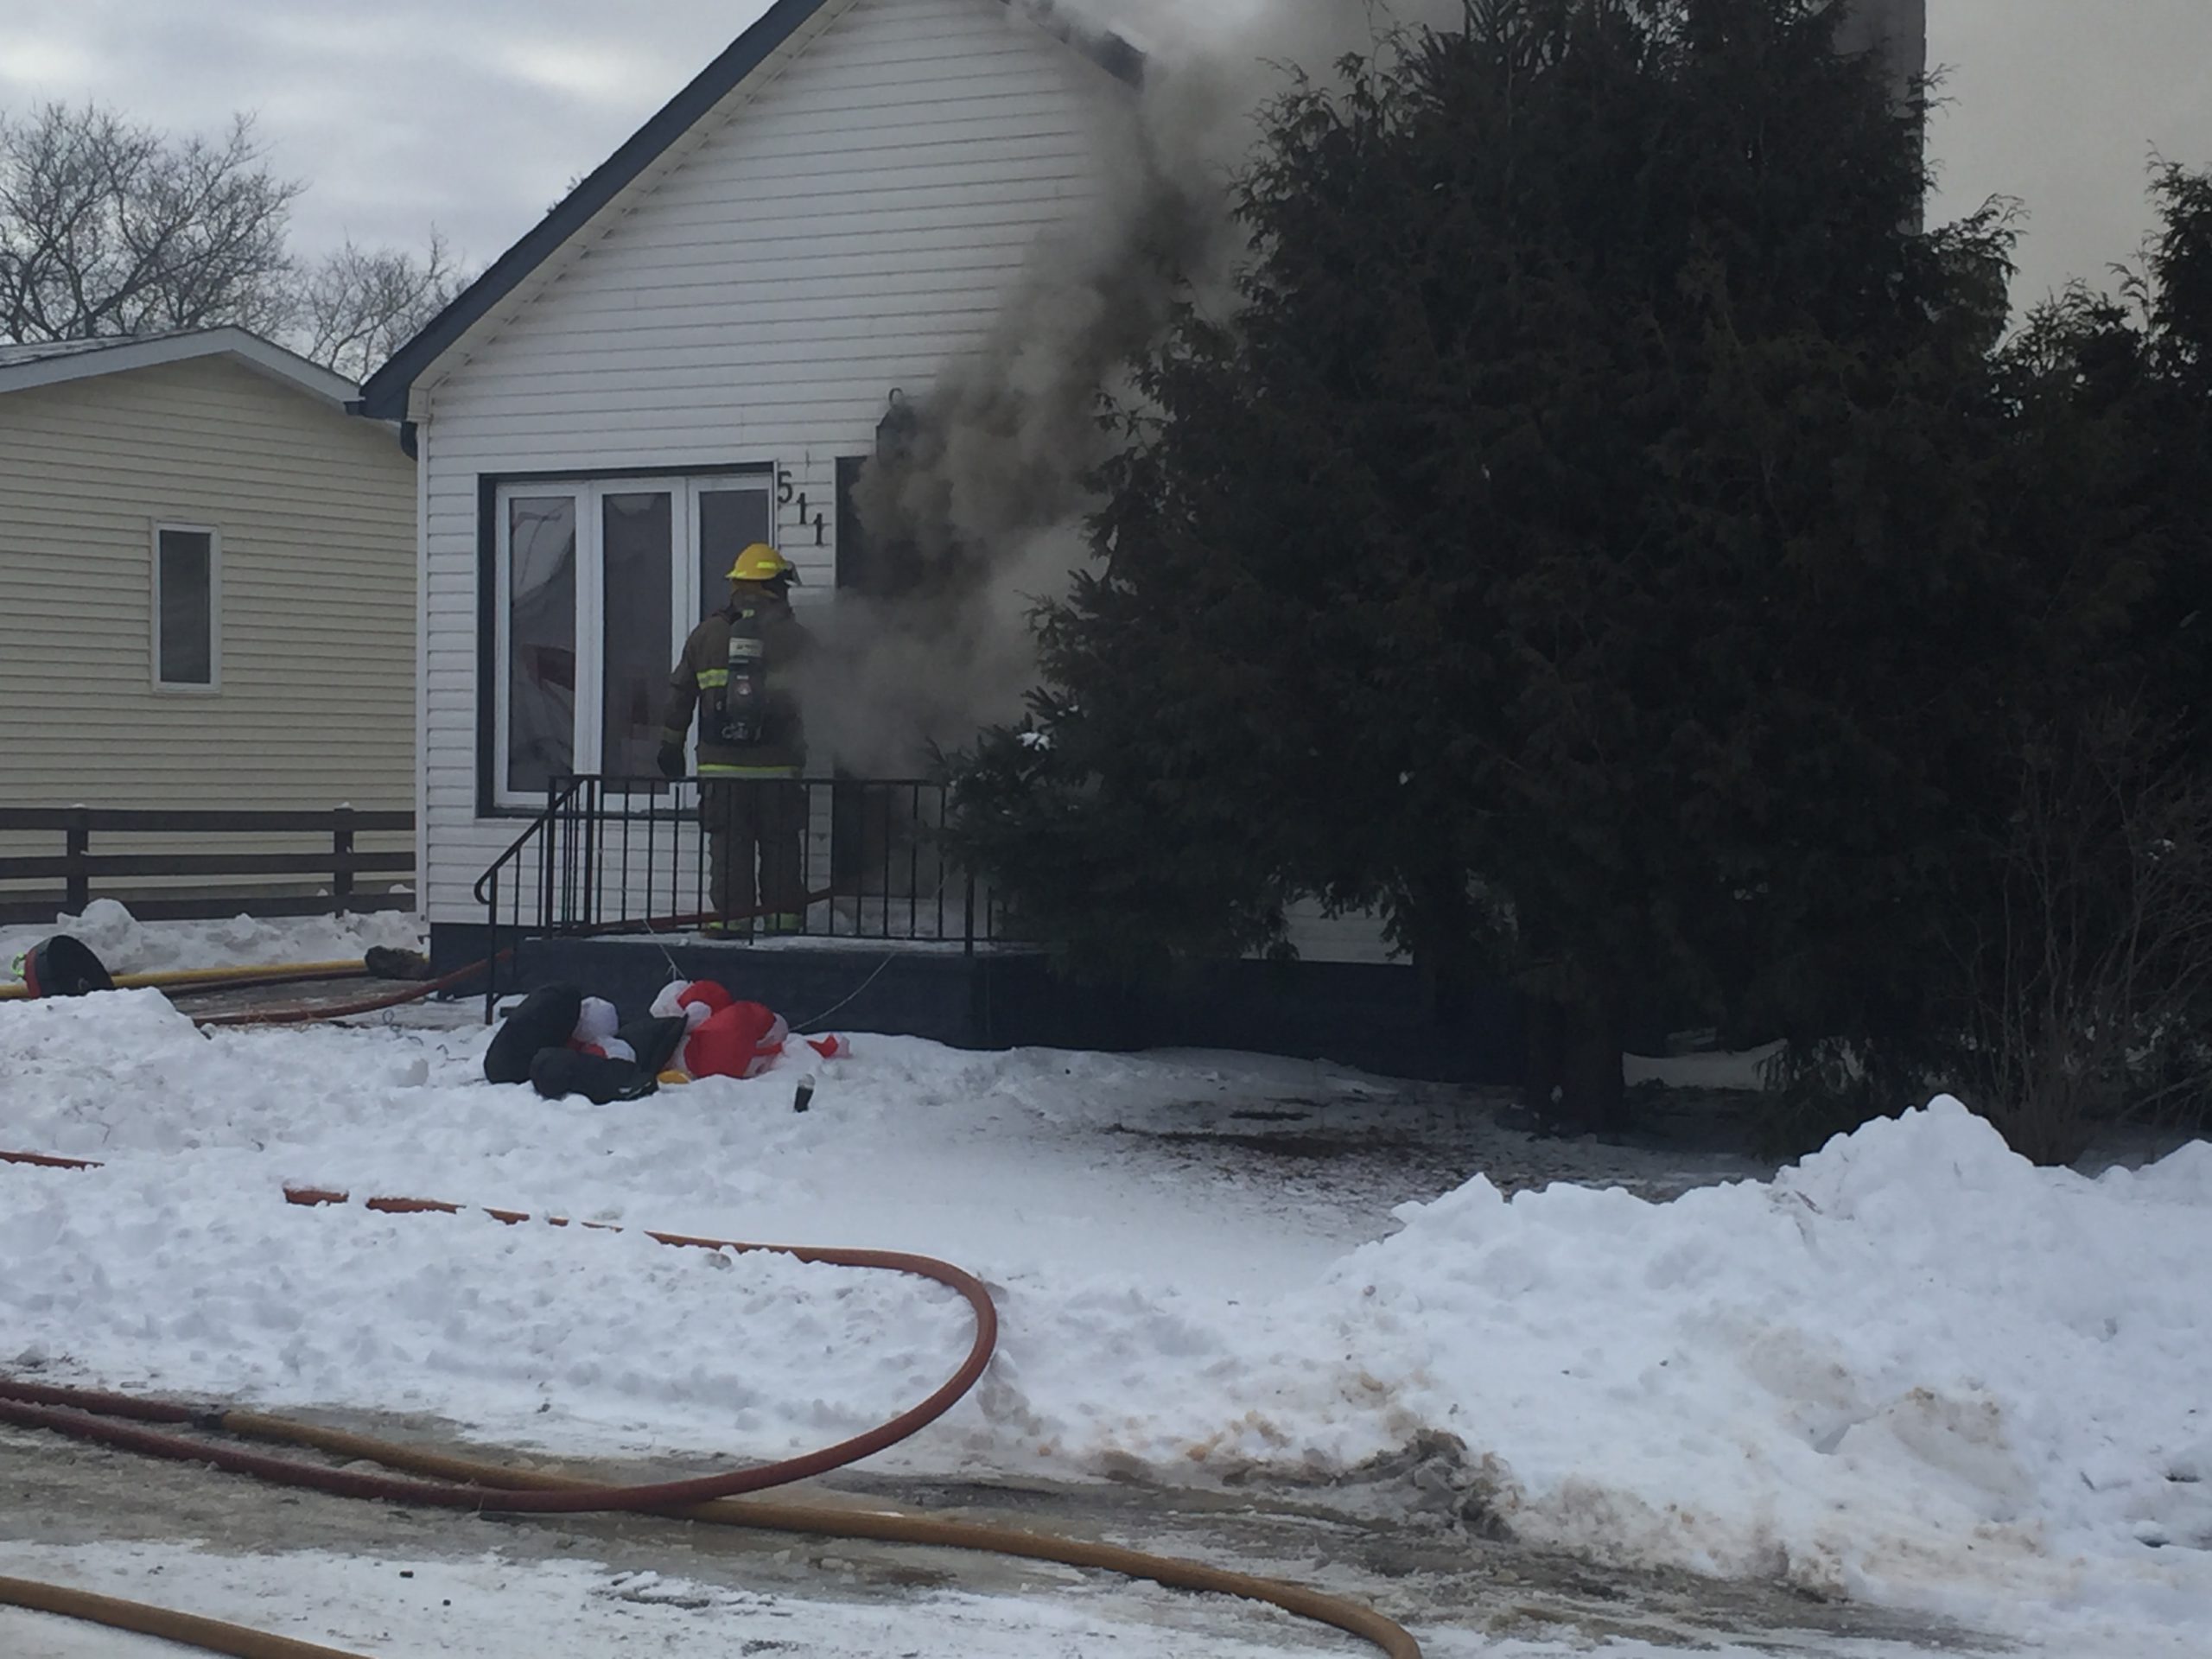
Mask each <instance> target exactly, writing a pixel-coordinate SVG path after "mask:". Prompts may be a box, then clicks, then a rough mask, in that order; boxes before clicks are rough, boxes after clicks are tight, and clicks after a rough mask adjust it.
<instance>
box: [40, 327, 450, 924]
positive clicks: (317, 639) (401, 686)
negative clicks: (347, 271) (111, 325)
mask: <svg viewBox="0 0 2212 1659" xmlns="http://www.w3.org/2000/svg"><path fill="white" fill-rule="evenodd" d="M355 395H356V389H355V388H354V387H353V385H351V384H350V383H348V382H347V381H346V380H345V379H344V378H341V377H340V376H337V375H335V374H332V373H329V372H326V371H324V370H321V369H320V368H317V367H316V366H315V365H313V364H310V363H308V362H306V361H304V360H303V359H299V358H296V357H295V356H293V355H291V354H290V353H287V352H284V351H282V350H280V349H279V348H277V346H271V345H270V344H269V343H267V342H266V341H264V340H259V339H257V338H256V337H255V336H253V335H251V334H246V333H245V332H244V331H241V330H238V329H230V328H223V329H214V330H208V331H201V332H195V333H190V334H175V335H166V336H162V337H159V338H154V339H141V340H123V341H115V340H105V341H86V342H73V343H70V344H66V345H54V346H0V809H6V808H26V807H60V806H72V805H86V806H92V807H99V808H111V807H112V808H133V809H149V808H150V809H156V810H179V809H232V810H235V809H283V810H310V809H327V808H329V807H333V806H335V805H338V804H350V805H352V806H354V807H356V808H359V809H361V810H412V809H413V808H414V805H415V732H416V704H415V687H416V603H415V594H416V582H415V575H416V572H415V518H416V495H415V467H414V463H413V462H412V461H410V460H409V458H408V457H407V455H406V454H404V453H403V451H402V449H401V447H400V443H399V439H398V433H397V428H396V427H394V426H391V425H387V424H381V423H372V422H368V421H363V420H360V419H358V418H356V417H354V416H350V415H349V414H348V413H347V412H346V403H347V400H348V399H349V398H351V397H353V396H355ZM150 844H152V843H149V842H146V841H143V840H141V841H139V842H130V841H129V840H128V839H110V838H105V837H104V838H103V839H102V841H101V842H100V844H99V847H98V849H96V850H98V851H100V852H104V853H105V852H127V851H131V850H140V849H143V848H145V847H146V846H148V845H150ZM168 844H172V845H174V844H175V842H170V843H168ZM368 844H369V843H367V842H364V843H363V845H364V847H366V846H367V845H368ZM402 844H405V843H404V840H403V843H402ZM249 846H251V843H249V842H238V841H235V840H229V841H226V842H224V843H222V850H225V851H239V850H245V849H246V848H248V847H249ZM207 849H208V848H207V843H204V842H203V843H201V844H200V850H201V851H206V850H207ZM59 850H60V849H59V847H58V845H56V844H55V838H54V836H51V835H39V836H25V835H22V834H8V835H4V836H0V855H27V854H30V855H35V854H47V853H52V852H57V851H59ZM10 885H11V886H13V887H16V893H13V894H10V893H5V892H0V902H4V901H5V900H6V899H9V898H10V897H11V896H12V897H17V898H20V897H21V896H22V884H20V883H17V884H10ZM38 885H39V886H41V887H52V886H53V885H54V884H53V883H51V882H45V883H40V884H38ZM379 885H380V886H381V885H387V884H384V883H380V884H379Z"/></svg>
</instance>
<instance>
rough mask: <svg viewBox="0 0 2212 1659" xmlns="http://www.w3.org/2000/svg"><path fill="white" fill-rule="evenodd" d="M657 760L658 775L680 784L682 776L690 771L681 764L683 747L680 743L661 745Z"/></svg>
mask: <svg viewBox="0 0 2212 1659" xmlns="http://www.w3.org/2000/svg"><path fill="white" fill-rule="evenodd" d="M659 760H660V775H661V776H662V777H664V778H666V779H671V780H673V781H676V782H681V781H682V780H683V774H684V773H685V772H688V771H690V767H689V766H685V765H684V764H683V745H682V744H681V743H664V744H662V745H661V746H660V757H659Z"/></svg>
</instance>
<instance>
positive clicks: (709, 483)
mask: <svg viewBox="0 0 2212 1659" xmlns="http://www.w3.org/2000/svg"><path fill="white" fill-rule="evenodd" d="M778 476H779V473H778V468H777V467H776V466H775V464H774V463H772V462H767V461H762V462H747V463H744V464H741V465H736V466H728V467H650V468H644V467H639V468H624V469H620V470H610V471H597V472H594V471H588V470H579V471H562V472H546V473H516V474H502V475H499V476H496V477H494V476H489V475H486V476H484V477H482V478H480V480H479V484H480V525H479V532H480V533H479V545H480V559H481V561H482V563H481V565H480V570H481V575H480V585H479V589H478V591H479V595H480V604H481V606H482V607H483V609H484V612H485V613H483V614H480V616H479V619H478V636H479V640H480V653H481V654H480V664H479V675H478V711H479V718H478V727H477V757H478V774H477V796H478V813H479V816H480V817H487V818H500V817H521V816H524V815H530V814H535V813H538V812H542V811H543V810H544V809H545V796H544V794H543V791H538V792H536V793H531V792H530V791H518V790H514V789H512V788H510V787H509V786H508V778H509V776H510V772H509V765H510V762H511V760H512V752H511V745H512V716H511V711H510V709H509V708H508V696H509V691H510V688H511V680H510V672H511V664H512V630H513V618H512V614H511V609H512V580H513V562H512V547H511V545H510V537H511V534H512V514H511V512H510V508H509V504H510V503H511V502H512V501H514V500H515V499H518V498H521V499H532V498H537V499H543V498H548V497H558V496H566V497H568V498H569V499H570V500H571V501H572V502H574V504H575V518H576V578H575V579H576V605H575V615H576V625H575V626H576V635H575V655H576V684H575V714H574V718H575V729H574V734H573V747H572V749H571V755H572V760H571V761H570V765H571V766H572V767H573V768H574V770H575V772H578V773H581V774H586V775H588V774H592V773H595V772H599V771H600V770H601V759H602V756H603V753H604V748H605V742H606V732H605V726H604V703H605V696H606V622H607V608H606V596H607V594H606V579H607V557H606V543H605V535H606V518H605V512H606V509H605V505H604V504H605V501H606V498H607V497H608V496H613V495H652V494H665V495H667V496H669V497H670V498H671V502H670V509H669V533H670V538H671V547H670V550H669V555H670V556H669V580H670V585H671V592H670V595H669V601H670V603H669V619H670V629H671V638H670V639H669V642H668V651H667V661H668V663H669V664H671V665H672V664H674V663H675V661H676V659H677V655H678V653H680V652H682V650H683V642H684V641H685V640H686V639H689V638H690V634H691V631H692V630H693V629H694V628H696V627H697V626H698V625H699V621H700V593H699V586H700V583H699V568H700V567H699V557H700V549H699V536H700V525H701V522H702V514H701V512H700V509H699V498H700V496H701V495H702V493H709V492H713V491H718V490H732V489H751V490H757V491H758V492H760V493H761V494H763V495H765V496H766V498H767V503H768V514H769V524H770V525H771V526H772V527H774V526H775V525H776V524H777V520H778V517H779V514H778V512H777V502H776V480H777V478H778ZM687 792H688V791H678V794H679V795H681V794H684V793H687ZM679 804H680V803H679Z"/></svg>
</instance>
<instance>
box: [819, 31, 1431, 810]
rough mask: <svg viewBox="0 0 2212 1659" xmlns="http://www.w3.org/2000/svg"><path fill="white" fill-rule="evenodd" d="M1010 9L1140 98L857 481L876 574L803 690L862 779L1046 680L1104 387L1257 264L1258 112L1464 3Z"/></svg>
mask: <svg viewBox="0 0 2212 1659" xmlns="http://www.w3.org/2000/svg"><path fill="white" fill-rule="evenodd" d="M1013 11H1014V15H1013V16H1011V17H1010V19H1009V26H1010V27H1014V28H1029V27H1033V26H1034V23H1035V22H1039V21H1042V22H1045V23H1046V26H1047V27H1049V28H1052V29H1055V30H1056V31H1058V32H1060V33H1062V34H1063V35H1082V34H1084V33H1085V32H1087V31H1092V30H1096V31H1102V32H1103V31H1110V32H1111V36H1112V37H1113V38H1116V39H1119V40H1121V41H1126V42H1128V43H1129V44H1132V45H1135V46H1136V47H1137V48H1139V49H1141V51H1142V52H1143V53H1144V54H1145V60H1144V73H1143V86H1142V88H1141V91H1140V90H1135V89H1129V90H1128V91H1127V92H1126V93H1123V92H1122V89H1120V88H1118V87H1117V88H1116V89H1114V95H1109V97H1107V98H1106V99H1103V100H1102V101H1101V107H1100V109H1099V111H1098V113H1097V115H1096V118H1095V121H1094V128H1095V130H1094V133H1093V137H1094V140H1095V146H1096V156H1097V161H1098V168H1097V171H1098V175H1099V176H1100V179H1101V187H1100V188H1101V194H1100V196H1099V198H1098V199H1097V201H1096V206H1095V207H1094V209H1093V211H1092V212H1091V213H1090V214H1089V215H1088V216H1087V218H1086V219H1085V220H1084V223H1083V224H1082V225H1081V226H1078V227H1076V228H1073V229H1071V230H1069V231H1066V232H1062V233H1060V234H1058V235H1056V236H1054V237H1052V238H1048V239H1046V241H1044V242H1042V243H1040V245H1039V246H1038V247H1037V248H1036V250H1034V251H1033V255H1032V257H1031V258H1030V261H1029V263H1028V265H1027V269H1026V270H1024V271H1023V273H1022V274H1021V276H1020V278H1019V279H1018V281H1017V282H1016V283H1015V285H1014V289H1013V290H1012V292H1011V293H1010V294H1009V295H1008V296H1007V300H1006V302H1005V303H1004V305H1003V307H1002V308H1001V312H1000V313H999V315H998V316H997V318H996V319H995V322H994V325H993V327H992V328H991V330H990V333H989V335H988V340H986V342H985V344H984V345H983V346H982V349H981V350H979V351H975V352H972V353H968V354H965V355H963V357H961V358H959V359H956V360H954V361H953V362H951V363H950V364H948V365H947V366H946V368H945V369H944V372H942V373H941V375H940V376H939V377H938V380H937V382H936V384H935V385H934V386H933V387H932V388H931V391H930V392H929V394H928V396H927V397H925V398H923V399H921V400H919V401H918V403H917V404H915V405H914V406H913V408H912V410H911V411H910V415H911V419H910V424H909V428H908V429H907V430H906V432H905V433H904V434H903V435H900V436H899V441H898V442H895V443H893V444H892V445H889V446H887V448H888V449H889V450H890V453H887V454H883V455H880V456H879V457H878V458H877V460H875V461H873V462H871V463H870V464H869V466H868V467H867V468H866V470H865V471H864V473H863V474H862V476H861V480H860V482H859V485H858V487H857V489H856V491H855V509H856V511H857V513H858V515H859V517H860V519H861V526H862V527H863V529H864V531H865V533H866V537H867V539H868V544H869V546H870V548H871V552H870V556H869V557H870V568H871V572H872V573H875V572H880V575H872V579H871V581H870V582H869V584H868V587H867V588H865V589H863V590H861V591H857V592H850V591H849V592H847V593H844V594H840V596H839V601H838V603H837V604H836V606H834V607H828V611H827V613H826V614H824V615H823V616H822V617H821V618H820V620H817V621H813V622H812V623H811V624H810V626H813V627H814V628H815V631H816V632H817V637H818V638H819V639H821V641H822V643H823V645H825V646H826V647H827V649H826V650H824V651H823V652H821V653H819V654H818V656H817V670H816V671H814V672H813V673H812V674H811V675H810V680H809V683H806V684H804V685H802V686H801V687H800V692H801V696H802V698H803V700H804V703H805V706H806V714H807V721H808V729H809V734H810V746H811V747H812V749H813V751H814V753H815V755H816V758H817V760H827V761H830V762H833V763H835V764H836V765H838V766H842V767H844V768H845V769H847V770H848V771H850V772H855V773H857V774H859V775H861V776H864V777H868V776H873V777H887V776H898V775H904V774H905V773H906V772H907V771H908V770H910V769H911V768H912V767H914V766H916V765H917V764H918V762H919V761H920V760H922V759H923V758H924V757H925V755H926V753H927V751H928V749H929V747H930V746H931V745H943V746H945V747H955V746H957V745H960V744H963V743H965V742H967V741H969V740H971V739H972V738H973V737H974V735H975V734H976V731H977V730H978V729H979V728H982V727H983V726H985V725H988V724H991V723H993V722H996V721H1006V720H1010V719H1013V718H1014V717H1016V716H1017V715H1019V713H1020V707H1021V697H1022V694H1023V693H1024V692H1025V691H1027V690H1028V689H1029V688H1030V687H1031V686H1033V684H1034V683H1036V677H1037V664H1036V655H1035V649H1034V641H1033V633H1032V630H1031V626H1030V617H1031V613H1032V612H1033V608H1034V607H1035V605H1036V604H1037V603H1038V602H1039V601H1041V600H1045V599H1050V598H1058V597H1059V596H1061V595H1063V594H1065V592H1066V591H1067V588H1068V585H1069V577H1070V573H1071V571H1073V570H1074V569H1076V568H1077V567H1078V566H1079V565H1080V564H1081V563H1083V561H1084V559H1085V558H1086V557H1087V556H1088V551H1087V545H1086V542H1085V537H1084V518H1085V515H1086V514H1087V512H1089V511H1090V507H1091V505H1092V503H1091V502H1090V499H1088V497H1087V494H1086V492H1085V488H1084V479H1085V478H1086V477H1087V476H1089V475H1090V473H1091V472H1092V471H1093V470H1094V469H1095V468H1096V467H1097V466H1098V465H1099V464H1100V463H1101V462H1102V461H1104V460H1106V459H1107V458H1108V453H1109V451H1108V448H1107V446H1108V444H1109V442H1110V438H1109V434H1108V433H1106V432H1105V431H1104V430H1103V429H1102V428H1101V426H1100V423H1099V419H1098V417H1099V415H1100V412H1101V407H1102V404H1101V399H1102V397H1105V396H1108V395H1117V396H1122V397H1126V395H1127V393H1128V386H1127V385H1126V383H1125V380H1124V378H1123V374H1124V365H1126V364H1127V363H1128V361H1129V359H1131V358H1132V357H1133V356H1135V355H1136V354H1138V353H1141V352H1142V351H1143V350H1144V348H1146V347H1147V346H1149V345H1151V344H1153V343H1154V341H1156V340H1159V339H1160V337H1161V335H1162V334H1163V332H1164V331H1165V329H1166V327H1167V325H1168V322H1169V320H1170V318H1171V316H1172V315H1173V309H1174V307H1175V306H1176V304H1177V303H1178V302H1179V301H1181V300H1185V299H1188V300H1191V301H1192V302H1195V303H1198V304H1200V305H1202V306H1205V307H1207V308H1219V307H1223V306H1225V305H1227V304H1228V303H1229V296H1230V294H1231V292H1232V286H1231V284H1232V282H1233V277H1234V274H1235V270H1236V265H1237V264H1238V263H1239V262H1240V260H1241V259H1242V258H1243V257H1244V255H1245V252H1246V247H1245V245H1244V242H1243V238H1242V236H1241V235H1240V233H1239V231H1238V227H1237V226H1236V223H1235V222H1234V220H1233V219H1232V218H1231V215H1230V186H1231V182H1232V181H1233V179H1234V176H1235V175H1236V171H1237V169H1238V168H1240V167H1242V166H1243V163H1244V162H1245V161H1246V160H1247V158H1248V157H1249V155H1250V154H1251V150H1252V147H1253V143H1254V142H1255V138H1256V137H1257V135H1258V131H1259V128H1258V124H1257V119H1258V115H1259V112H1260V111H1262V108H1263V107H1264V106H1265V105H1267V103H1268V101H1269V100H1270V99H1273V98H1274V97H1276V96H1278V95H1279V94H1280V93H1281V92H1283V91H1284V90H1286V88H1287V86H1288V85H1289V80H1290V77H1291V75H1292V74H1293V73H1294V72H1296V71H1300V70H1302V71H1304V72H1305V73H1308V74H1310V75H1312V76H1313V78H1314V79H1325V78H1326V76H1327V73H1328V72H1329V70H1330V68H1331V67H1332V66H1333V65H1334V64H1335V63H1336V62H1337V60H1339V59H1340V58H1342V57H1343V56H1344V54H1347V53H1351V52H1363V53H1364V52H1371V51H1372V50H1373V49H1374V48H1375V47H1376V41H1378V39H1379V38H1381V37H1382V36H1383V35H1385V34H1387V32H1388V31H1389V29H1391V28H1393V27H1395V26H1396V25H1399V24H1402V23H1422V22H1428V23H1436V24H1445V23H1449V22H1456V21H1458V20H1459V18H1460V17H1461V16H1462V15H1463V11H1462V7H1461V3H1460V0H1398V3H1396V4H1395V6H1393V7H1390V8H1388V9H1386V8H1384V7H1383V6H1381V5H1378V4H1370V3H1369V0H1281V3H1272V0H1247V3H1244V4H1243V5H1242V6H1239V5H1238V4H1236V3H1227V4H1220V5H1208V6H1205V7H1197V6H1191V5H1188V4H1186V3H1180V0H1084V3H1083V4H1082V5H1081V6H1080V7H1079V8H1078V7H1075V6H1071V5H1070V4H1068V3H1066V0H1057V3H1056V0H1029V3H1027V4H1026V5H1024V4H1017V5H1016V6H1015V7H1014V9H1013ZM1193 14H1202V16H1194V15H1193ZM1101 37H1102V38H1103V37H1104V36H1103V35H1102V36H1101Z"/></svg>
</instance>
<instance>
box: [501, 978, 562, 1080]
mask: <svg viewBox="0 0 2212 1659" xmlns="http://www.w3.org/2000/svg"><path fill="white" fill-rule="evenodd" d="M583 1011H584V994H583V993H582V991H580V990H578V989H577V988H575V986H573V985H548V986H546V987H544V988H543V989H542V990H535V991H532V992H531V994H530V995H528V996H526V997H524V999H523V1001H522V1006H521V1007H518V1008H517V1009H516V1010H515V1011H514V1012H513V1013H512V1014H509V1015H508V1016H507V1020H506V1023H505V1025H503V1026H501V1027H499V1033H498V1034H497V1035H496V1036H494V1037H493V1039H492V1046H491V1047H490V1048H489V1049H487V1050H486V1051H485V1054H484V1076H485V1077H486V1080H487V1081H489V1082H492V1083H528V1082H529V1081H530V1068H531V1062H532V1061H534V1060H535V1059H537V1056H538V1053H539V1052H540V1051H542V1050H544V1049H548V1048H558V1049H563V1050H565V1049H566V1048H567V1046H568V1043H569V1038H571V1037H573V1036H575V1034H576V1021H577V1020H580V1019H582V1017H583Z"/></svg>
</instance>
